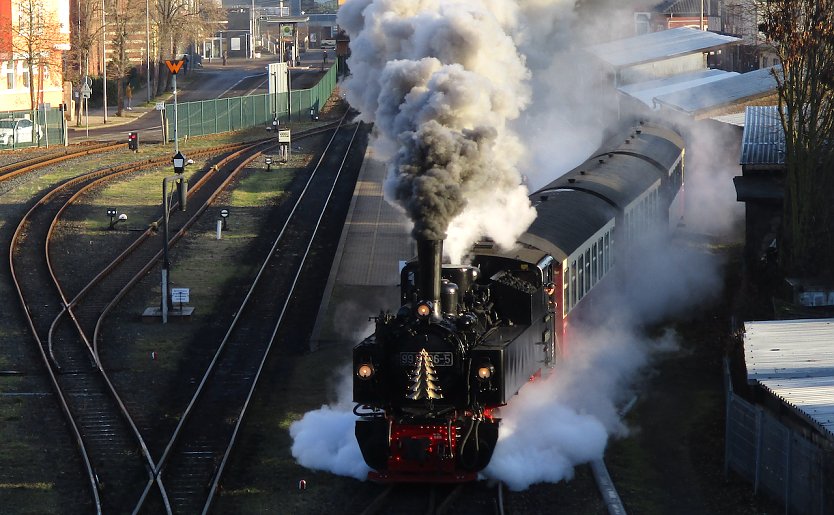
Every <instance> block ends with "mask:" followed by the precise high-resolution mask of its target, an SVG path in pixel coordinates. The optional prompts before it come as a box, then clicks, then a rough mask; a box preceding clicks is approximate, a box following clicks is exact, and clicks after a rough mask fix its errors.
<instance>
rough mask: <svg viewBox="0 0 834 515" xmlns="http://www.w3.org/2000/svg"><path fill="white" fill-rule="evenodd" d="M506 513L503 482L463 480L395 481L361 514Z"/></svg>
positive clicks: (442, 514)
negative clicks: (449, 482)
mask: <svg viewBox="0 0 834 515" xmlns="http://www.w3.org/2000/svg"><path fill="white" fill-rule="evenodd" d="M394 513H396V514H398V515H408V514H412V513H413V514H415V515H416V514H425V515H447V514H452V513H460V514H489V515H504V513H505V511H504V485H503V484H502V483H500V482H499V483H497V484H495V485H493V486H491V487H490V486H485V484H484V483H481V482H479V483H464V484H458V485H405V484H400V485H392V486H388V487H386V488H384V489H383V490H382V491H381V492H380V493H379V494H378V495H377V496H376V497H375V498H374V499H372V500H371V501H370V502H369V503H368V505H367V507H366V508H365V509H364V510H363V511H362V512H361V515H379V514H394Z"/></svg>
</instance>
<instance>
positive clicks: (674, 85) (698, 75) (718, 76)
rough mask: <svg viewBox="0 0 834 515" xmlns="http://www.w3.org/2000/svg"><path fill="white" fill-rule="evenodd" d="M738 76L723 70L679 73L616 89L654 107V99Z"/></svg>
mask: <svg viewBox="0 0 834 515" xmlns="http://www.w3.org/2000/svg"><path fill="white" fill-rule="evenodd" d="M736 75H738V73H736V72H727V71H724V70H711V69H705V70H698V71H695V72H691V73H681V74H678V75H673V76H671V77H664V78H662V79H655V80H650V81H646V82H638V83H636V84H629V85H627V86H622V87H619V88H617V90H618V91H619V92H620V93H623V94H626V95H628V96H630V97H632V98H635V99H637V100H639V101H640V102H642V103H644V104H646V105H647V106H649V107H655V105H654V99H655V97H659V96H661V95H666V94H669V93H674V92H675V91H681V90H684V89H688V88H692V87H695V86H700V85H702V84H709V83H710V82H715V81H717V80H724V79H726V78H729V77H734V76H736Z"/></svg>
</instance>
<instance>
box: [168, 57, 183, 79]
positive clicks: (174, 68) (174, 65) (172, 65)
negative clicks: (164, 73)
mask: <svg viewBox="0 0 834 515" xmlns="http://www.w3.org/2000/svg"><path fill="white" fill-rule="evenodd" d="M183 62H184V61H183V60H182V59H180V60H179V61H165V66H167V67H168V70H169V71H170V72H171V73H172V74H174V75H176V74H177V72H179V71H180V68H182V63H183Z"/></svg>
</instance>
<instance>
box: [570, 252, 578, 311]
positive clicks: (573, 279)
mask: <svg viewBox="0 0 834 515" xmlns="http://www.w3.org/2000/svg"><path fill="white" fill-rule="evenodd" d="M577 294H578V291H577V290H576V260H574V261H573V263H571V265H570V307H571V309H573V307H574V306H576V298H577Z"/></svg>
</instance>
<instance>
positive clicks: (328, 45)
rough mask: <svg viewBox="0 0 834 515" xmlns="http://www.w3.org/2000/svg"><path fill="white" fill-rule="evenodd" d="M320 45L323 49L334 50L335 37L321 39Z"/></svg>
mask: <svg viewBox="0 0 834 515" xmlns="http://www.w3.org/2000/svg"><path fill="white" fill-rule="evenodd" d="M321 47H322V48H323V49H324V50H335V49H336V40H335V39H322V40H321Z"/></svg>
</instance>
